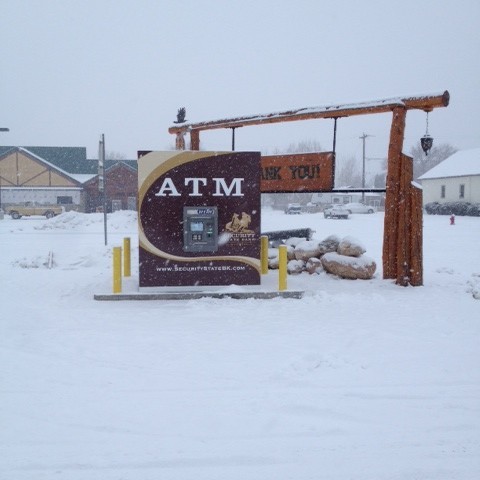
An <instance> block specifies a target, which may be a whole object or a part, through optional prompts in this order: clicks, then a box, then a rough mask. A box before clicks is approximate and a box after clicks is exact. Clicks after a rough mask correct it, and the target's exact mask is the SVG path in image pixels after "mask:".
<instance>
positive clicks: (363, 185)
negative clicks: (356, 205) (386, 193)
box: [359, 133, 373, 203]
mask: <svg viewBox="0 0 480 480" xmlns="http://www.w3.org/2000/svg"><path fill="white" fill-rule="evenodd" d="M367 137H373V135H367V134H366V133H364V134H363V135H362V136H361V137H359V138H360V139H361V140H362V141H363V155H362V189H363V191H362V203H365V139H366V138H367Z"/></svg>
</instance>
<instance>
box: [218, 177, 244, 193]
mask: <svg viewBox="0 0 480 480" xmlns="http://www.w3.org/2000/svg"><path fill="white" fill-rule="evenodd" d="M212 180H213V181H214V182H215V193H214V194H213V195H212V196H214V197H223V196H227V197H228V196H230V195H232V191H233V190H234V189H235V193H233V195H232V196H233V197H243V193H242V182H243V181H244V180H245V179H244V178H234V179H233V180H232V183H231V184H230V186H227V183H226V182H225V179H224V178H212ZM222 190H223V193H222Z"/></svg>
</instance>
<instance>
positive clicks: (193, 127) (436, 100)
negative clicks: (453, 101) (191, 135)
mask: <svg viewBox="0 0 480 480" xmlns="http://www.w3.org/2000/svg"><path fill="white" fill-rule="evenodd" d="M449 101H450V94H449V93H448V91H447V90H445V91H444V92H443V93H434V94H428V95H413V96H402V97H394V98H388V99H384V100H374V101H369V102H360V103H350V104H345V105H326V106H321V107H306V108H298V109H294V110H286V111H283V112H276V113H267V114H260V115H249V116H243V117H236V118H227V119H221V120H212V121H207V122H199V123H186V124H184V125H181V126H178V125H175V126H172V127H170V128H169V129H168V131H169V133H172V134H175V133H181V132H192V131H201V130H214V129H219V128H234V127H235V128H236V127H244V126H249V125H260V124H264V123H279V122H292V121H297V120H310V119H315V118H338V117H349V116H354V115H366V114H373V113H385V112H389V111H392V110H393V108H395V107H399V106H403V107H405V108H406V109H407V110H413V109H416V110H425V111H431V110H433V109H434V108H439V107H446V106H448V104H449Z"/></svg>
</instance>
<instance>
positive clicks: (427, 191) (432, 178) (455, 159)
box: [419, 148, 480, 205]
mask: <svg viewBox="0 0 480 480" xmlns="http://www.w3.org/2000/svg"><path fill="white" fill-rule="evenodd" d="M419 180H420V181H421V183H422V188H423V204H424V205H426V204H427V203H431V202H438V203H446V202H468V203H480V148H474V149H470V150H460V151H458V152H456V153H454V154H453V155H452V156H450V157H448V158H447V159H446V160H444V161H443V162H441V163H439V164H438V165H437V166H435V167H433V168H432V169H431V170H429V171H428V172H425V173H424V174H423V175H421V176H420V177H419Z"/></svg>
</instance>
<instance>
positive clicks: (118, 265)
mask: <svg viewBox="0 0 480 480" xmlns="http://www.w3.org/2000/svg"><path fill="white" fill-rule="evenodd" d="M121 292H122V247H113V293H121Z"/></svg>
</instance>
